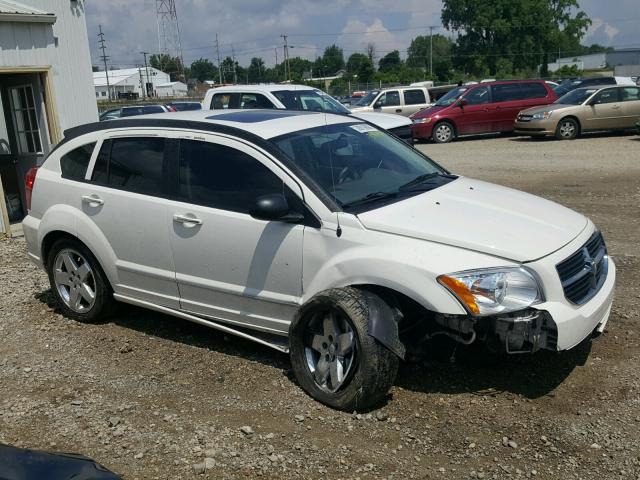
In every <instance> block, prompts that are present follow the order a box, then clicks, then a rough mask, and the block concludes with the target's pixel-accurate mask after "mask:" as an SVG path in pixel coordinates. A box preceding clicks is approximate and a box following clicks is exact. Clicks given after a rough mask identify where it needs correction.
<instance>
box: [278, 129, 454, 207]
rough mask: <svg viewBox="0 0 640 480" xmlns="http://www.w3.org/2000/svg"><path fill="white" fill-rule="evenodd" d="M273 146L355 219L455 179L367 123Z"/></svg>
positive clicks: (294, 136) (287, 138)
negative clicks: (365, 211) (353, 214)
mask: <svg viewBox="0 0 640 480" xmlns="http://www.w3.org/2000/svg"><path fill="white" fill-rule="evenodd" d="M271 142H272V143H273V144H274V145H275V146H276V147H277V148H278V149H279V150H280V151H282V152H284V153H285V154H286V155H287V156H288V157H289V158H290V159H291V160H292V161H293V162H294V164H295V165H296V166H297V167H298V168H299V169H301V170H303V171H304V173H305V174H306V176H307V177H310V178H312V179H313V180H314V182H315V183H316V184H317V186H318V187H320V188H321V189H322V190H323V191H324V193H325V194H326V195H328V196H330V197H332V198H333V199H334V200H335V201H336V202H337V203H338V204H339V205H340V206H341V207H342V208H343V209H344V210H347V211H352V212H354V213H358V212H359V211H364V210H367V209H370V208H376V207H379V206H381V202H387V203H388V202H389V201H397V200H401V199H403V198H407V197H409V196H412V195H418V194H419V193H421V192H425V191H428V190H432V189H434V188H437V187H439V186H441V185H443V184H445V183H448V182H450V181H452V180H453V179H455V178H457V177H455V176H453V175H449V174H448V173H447V172H446V171H445V170H444V169H442V168H441V167H439V166H438V165H437V164H435V163H434V162H433V161H432V160H430V159H429V158H427V157H425V156H424V155H422V154H421V153H419V152H418V151H417V150H415V149H414V148H412V147H410V146H408V145H407V144H406V143H404V142H402V141H400V140H397V139H396V138H394V137H392V136H391V135H388V134H387V133H386V132H383V131H381V130H378V129H377V128H375V127H372V126H370V125H368V124H365V123H350V124H345V123H339V124H333V125H325V126H321V127H315V128H310V129H307V130H301V131H297V132H293V133H289V134H286V135H282V136H280V137H276V138H274V139H272V140H271Z"/></svg>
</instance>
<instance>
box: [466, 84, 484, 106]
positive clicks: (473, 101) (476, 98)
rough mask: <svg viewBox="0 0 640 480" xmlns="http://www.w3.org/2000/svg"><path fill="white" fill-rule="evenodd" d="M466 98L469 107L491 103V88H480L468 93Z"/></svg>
mask: <svg viewBox="0 0 640 480" xmlns="http://www.w3.org/2000/svg"><path fill="white" fill-rule="evenodd" d="M464 98H465V99H466V100H467V102H468V105H482V104H483V103H489V87H478V88H474V89H473V90H471V91H470V92H469V93H467V94H466V95H465V96H464Z"/></svg>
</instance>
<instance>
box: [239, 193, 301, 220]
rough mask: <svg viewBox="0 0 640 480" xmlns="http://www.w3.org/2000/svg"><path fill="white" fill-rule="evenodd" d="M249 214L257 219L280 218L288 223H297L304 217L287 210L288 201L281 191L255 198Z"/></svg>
mask: <svg viewBox="0 0 640 480" xmlns="http://www.w3.org/2000/svg"><path fill="white" fill-rule="evenodd" d="M249 214H250V215H251V216H252V217H253V218H257V219H258V220H267V221H271V220H280V221H282V222H288V223H299V222H301V221H302V220H303V219H304V216H303V215H302V214H300V213H297V212H291V211H290V210H289V203H288V202H287V199H286V198H285V196H284V195H282V194H281V193H272V194H269V195H263V196H261V197H258V198H256V203H255V205H254V207H253V209H252V210H251V211H250V212H249Z"/></svg>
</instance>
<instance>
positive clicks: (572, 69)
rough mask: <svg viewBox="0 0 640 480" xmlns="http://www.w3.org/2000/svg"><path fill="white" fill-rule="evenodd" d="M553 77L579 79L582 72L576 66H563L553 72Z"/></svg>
mask: <svg viewBox="0 0 640 480" xmlns="http://www.w3.org/2000/svg"><path fill="white" fill-rule="evenodd" d="M553 75H554V77H579V76H581V75H582V70H580V69H579V68H578V66H577V65H571V66H569V65H565V66H563V67H562V68H559V69H558V70H556V71H555V72H553Z"/></svg>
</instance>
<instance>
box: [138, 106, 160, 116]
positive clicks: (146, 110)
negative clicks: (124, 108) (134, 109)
mask: <svg viewBox="0 0 640 480" xmlns="http://www.w3.org/2000/svg"><path fill="white" fill-rule="evenodd" d="M142 111H143V112H144V113H145V115H146V114H148V113H164V108H162V107H161V106H160V105H148V106H146V107H144V108H143V109H142Z"/></svg>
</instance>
